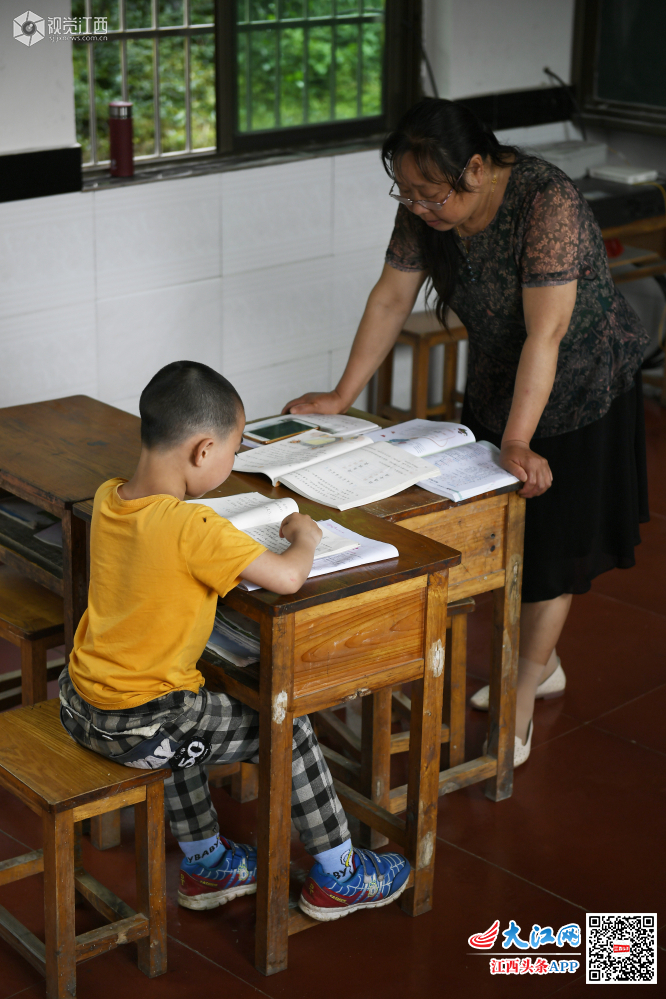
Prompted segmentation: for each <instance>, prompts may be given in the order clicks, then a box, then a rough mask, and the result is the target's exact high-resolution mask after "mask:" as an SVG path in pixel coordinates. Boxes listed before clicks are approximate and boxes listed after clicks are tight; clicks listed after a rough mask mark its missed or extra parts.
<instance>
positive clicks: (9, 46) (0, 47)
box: [0, 0, 76, 155]
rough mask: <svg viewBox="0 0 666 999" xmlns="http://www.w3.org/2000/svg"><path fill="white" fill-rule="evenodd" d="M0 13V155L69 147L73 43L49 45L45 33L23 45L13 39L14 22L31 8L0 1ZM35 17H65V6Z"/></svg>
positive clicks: (18, 0)
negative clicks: (40, 38)
mask: <svg viewBox="0 0 666 999" xmlns="http://www.w3.org/2000/svg"><path fill="white" fill-rule="evenodd" d="M0 8H1V9H0V95H2V97H1V99H0V155H1V154H2V153H13V152H19V151H24V150H32V149H57V148H60V147H63V146H71V145H73V144H74V143H75V142H76V128H75V124H74V100H73V87H74V82H73V76H72V44H73V43H72V42H69V41H61V42H51V41H49V36H48V33H46V37H45V38H43V39H42V40H41V41H39V42H37V43H36V44H32V45H30V46H27V45H22V44H21V43H20V42H18V41H16V40H15V38H14V31H13V20H14V18H15V17H17V16H18V15H19V14H23V13H25V11H26V10H28V9H32V8H30V4H29V3H28V2H27V0H0ZM35 13H38V14H39V15H40V16H43V17H44V18H48V17H69V15H70V13H71V5H70V0H48V3H47V4H45V3H40V4H38V10H37V11H36V12H35ZM47 24H48V22H47ZM45 27H46V25H45Z"/></svg>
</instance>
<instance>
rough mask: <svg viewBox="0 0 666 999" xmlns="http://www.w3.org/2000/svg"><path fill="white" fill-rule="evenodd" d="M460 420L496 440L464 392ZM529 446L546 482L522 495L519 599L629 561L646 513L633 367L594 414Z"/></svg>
mask: <svg viewBox="0 0 666 999" xmlns="http://www.w3.org/2000/svg"><path fill="white" fill-rule="evenodd" d="M461 420H462V423H464V424H465V426H467V427H469V428H470V429H471V430H472V432H473V433H474V435H475V436H476V438H477V440H487V441H491V442H492V443H493V444H495V445H497V447H499V446H500V440H501V438H500V437H499V436H498V435H497V434H494V433H492V431H490V430H487V429H486V428H485V427H484V426H482V424H480V423H479V421H478V420H477V419H476V417H475V416H474V415H473V413H472V412H471V410H470V408H469V404H468V402H467V399H466V400H465V403H464V405H463V411H462V417H461ZM531 446H532V450H533V451H535V452H536V453H537V454H540V455H541V456H542V457H543V458H546V460H547V461H548V464H549V465H550V468H551V471H552V473H553V484H552V486H551V487H550V489H548V490H547V491H546V492H545V493H544V494H543V495H542V496H535V497H533V498H532V499H528V500H527V507H526V513H525V561H524V568H523V601H524V602H525V603H530V602H533V601H537V600H551V599H552V598H553V597H558V596H560V594H562V593H587V591H588V590H589V589H590V586H591V583H592V580H593V579H594V578H595V576H598V575H600V574H601V573H602V572H607V571H608V570H609V569H614V568H616V567H617V568H620V569H628V568H630V567H631V566H632V565H634V564H635V557H634V547H635V545H638V544H640V541H641V538H640V533H639V529H638V525H639V524H644V523H646V522H647V521H648V520H649V519H650V513H649V507H648V491H647V464H646V458H645V419H644V414H643V390H642V384H641V374H640V371H639V372H638V374H637V375H636V381H635V383H634V387H633V388H632V389H630V390H629V392H626V393H625V394H624V395H621V396H619V397H618V398H617V399H614V400H613V402H612V403H611V406H610V409H609V410H608V412H607V413H606V415H605V416H603V417H602V418H601V419H600V420H596V421H595V422H594V423H590V424H588V426H586V427H581V428H580V429H579V430H572V431H571V432H570V433H568V434H560V435H558V436H557V437H539V438H534V440H533V441H532V445H531Z"/></svg>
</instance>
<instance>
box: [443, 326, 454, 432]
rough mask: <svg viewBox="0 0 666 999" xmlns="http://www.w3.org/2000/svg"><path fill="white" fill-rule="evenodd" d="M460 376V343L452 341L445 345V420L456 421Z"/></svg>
mask: <svg viewBox="0 0 666 999" xmlns="http://www.w3.org/2000/svg"><path fill="white" fill-rule="evenodd" d="M457 374H458V342H457V341H456V340H452V341H451V342H450V343H446V344H444V392H443V396H442V402H443V403H444V405H445V406H446V409H445V410H444V419H445V420H455V417H456V376H457Z"/></svg>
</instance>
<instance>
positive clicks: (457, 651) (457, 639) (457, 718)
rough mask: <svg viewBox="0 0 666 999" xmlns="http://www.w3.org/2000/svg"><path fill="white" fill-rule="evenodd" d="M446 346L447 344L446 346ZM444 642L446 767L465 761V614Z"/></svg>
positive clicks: (456, 618) (453, 621) (455, 618)
mask: <svg viewBox="0 0 666 999" xmlns="http://www.w3.org/2000/svg"><path fill="white" fill-rule="evenodd" d="M447 348H448V345H447ZM448 635H450V636H451V637H450V640H449V643H447V655H448V662H447V664H446V670H445V682H444V721H445V722H446V724H447V725H448V726H449V733H450V734H449V745H448V766H449V767H457V766H459V765H460V764H461V763H464V762H465V687H466V681H467V614H454V615H453V616H452V618H451V630H450V632H447V636H448Z"/></svg>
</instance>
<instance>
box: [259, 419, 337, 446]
mask: <svg viewBox="0 0 666 999" xmlns="http://www.w3.org/2000/svg"><path fill="white" fill-rule="evenodd" d="M318 429H319V427H318V425H317V424H316V423H305V422H303V421H302V420H299V419H298V418H297V417H295V416H275V417H273V419H271V420H258V421H257V422H256V423H248V424H247V425H246V427H245V430H244V431H243V437H247V439H248V440H251V441H255V442H256V443H257V444H272V443H273V442H274V441H281V440H284V439H285V438H286V437H294V435H295V434H302V433H303V432H304V431H306V430H318Z"/></svg>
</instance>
